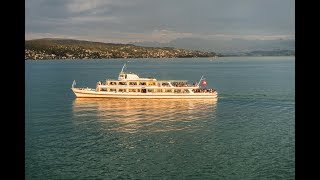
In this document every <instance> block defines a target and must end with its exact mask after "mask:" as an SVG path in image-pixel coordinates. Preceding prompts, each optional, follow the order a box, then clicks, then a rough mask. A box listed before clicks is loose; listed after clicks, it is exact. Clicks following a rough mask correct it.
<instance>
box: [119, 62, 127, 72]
mask: <svg viewBox="0 0 320 180" xmlns="http://www.w3.org/2000/svg"><path fill="white" fill-rule="evenodd" d="M124 68H127V66H126V63H124V65H123V66H122V69H121V72H120V73H122V72H123V69H124Z"/></svg>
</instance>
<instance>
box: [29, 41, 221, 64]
mask: <svg viewBox="0 0 320 180" xmlns="http://www.w3.org/2000/svg"><path fill="white" fill-rule="evenodd" d="M213 56H216V54H215V53H213V52H203V51H197V50H186V49H176V48H172V47H142V46H135V45H132V44H113V43H101V42H91V41H81V40H73V39H36V40H26V41H25V59H43V60H46V59H109V58H175V57H213Z"/></svg>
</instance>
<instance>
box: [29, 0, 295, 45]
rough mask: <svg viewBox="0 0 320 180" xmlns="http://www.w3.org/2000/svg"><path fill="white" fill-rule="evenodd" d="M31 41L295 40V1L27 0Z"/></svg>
mask: <svg viewBox="0 0 320 180" xmlns="http://www.w3.org/2000/svg"><path fill="white" fill-rule="evenodd" d="M25 2H26V6H25V8H26V23H25V35H26V39H36V38H44V37H58V38H74V39H83V40H93V41H101V42H120V43H127V42H136V41H158V42H168V41H170V40H172V39H176V38H184V37H199V38H205V39H215V38H220V39H221V38H222V39H230V38H241V39H279V38H282V39H294V37H295V29H294V26H295V11H294V9H295V4H294V0H26V1H25Z"/></svg>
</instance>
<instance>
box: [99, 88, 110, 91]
mask: <svg viewBox="0 0 320 180" xmlns="http://www.w3.org/2000/svg"><path fill="white" fill-rule="evenodd" d="M100 91H108V90H107V88H101V89H100Z"/></svg>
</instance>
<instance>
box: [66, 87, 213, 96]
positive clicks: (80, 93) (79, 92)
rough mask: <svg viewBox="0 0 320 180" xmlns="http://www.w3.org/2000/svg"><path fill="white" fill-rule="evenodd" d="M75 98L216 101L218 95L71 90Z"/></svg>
mask: <svg viewBox="0 0 320 180" xmlns="http://www.w3.org/2000/svg"><path fill="white" fill-rule="evenodd" d="M71 89H72V91H73V92H74V94H75V95H76V97H77V98H130V99H216V98H217V97H218V93H217V92H216V91H215V92H213V93H133V92H130V93H129V92H101V91H100V92H97V91H95V90H94V89H80V88H71Z"/></svg>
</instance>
